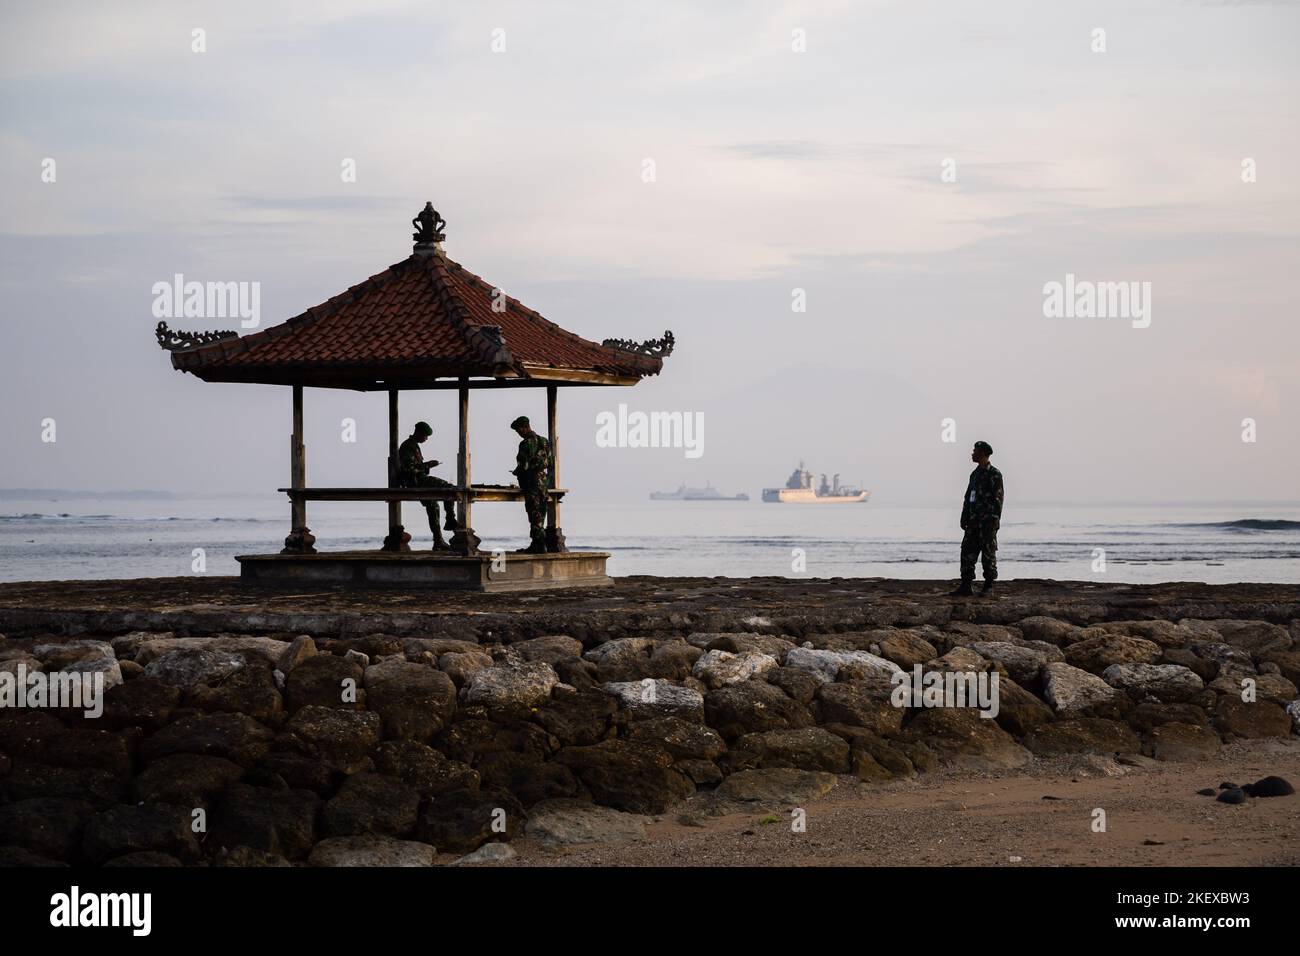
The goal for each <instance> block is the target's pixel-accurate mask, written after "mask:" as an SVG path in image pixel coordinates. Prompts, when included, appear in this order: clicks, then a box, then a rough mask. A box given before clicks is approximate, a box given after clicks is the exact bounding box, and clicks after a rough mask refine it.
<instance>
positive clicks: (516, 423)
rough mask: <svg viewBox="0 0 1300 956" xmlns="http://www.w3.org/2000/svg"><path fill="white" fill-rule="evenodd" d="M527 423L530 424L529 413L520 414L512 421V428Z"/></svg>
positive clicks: (520, 426)
mask: <svg viewBox="0 0 1300 956" xmlns="http://www.w3.org/2000/svg"><path fill="white" fill-rule="evenodd" d="M527 425H528V416H527V415H520V416H519V417H518V418H516V419H515V420H514V421H513V422H511V423H510V427H511V428H523V427H525V426H527Z"/></svg>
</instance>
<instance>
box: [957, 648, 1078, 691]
mask: <svg viewBox="0 0 1300 956" xmlns="http://www.w3.org/2000/svg"><path fill="white" fill-rule="evenodd" d="M967 647H969V648H970V649H971V650H972V651H974V652H975V653H976V654H978V655H979V656H980V657H983V658H984V659H985V660H990V661H995V662H997V663H999V664H1001V665H1002V666H1003V667H1005V668H1006V669H1007V673H1008V674H1010V675H1011V677H1012V679H1013V680H1015V682H1016V683H1017V684H1021V685H1022V686H1025V687H1033V686H1036V684H1037V682H1038V675H1039V671H1041V670H1042V667H1043V665H1044V664H1048V663H1051V662H1053V661H1060V660H1064V657H1065V655H1064V654H1062V653H1061V649H1060V648H1058V647H1057V646H1056V645H1054V644H1048V643H1047V642H1046V641H1029V642H1025V643H1022V644H1013V643H1011V642H1010V641H972V642H971V643H970V644H968V645H967Z"/></svg>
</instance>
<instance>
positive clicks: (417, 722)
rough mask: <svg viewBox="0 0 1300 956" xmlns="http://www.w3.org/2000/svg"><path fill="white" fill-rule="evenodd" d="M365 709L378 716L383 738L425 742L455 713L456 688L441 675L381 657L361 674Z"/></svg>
mask: <svg viewBox="0 0 1300 956" xmlns="http://www.w3.org/2000/svg"><path fill="white" fill-rule="evenodd" d="M363 680H364V683H365V688H366V707H367V709H368V710H371V711H373V712H375V713H377V714H379V718H380V720H381V721H382V723H383V733H384V736H385V737H388V738H390V739H399V740H417V741H421V742H424V741H427V740H429V739H430V738H431V737H432V736H433V735H434V734H435V733H437V732H438V731H439V730H441V729H442V728H443V727H444V726H445V725H446V723H447V721H449V720H450V719H451V715H452V714H453V713H455V711H456V685H455V684H454V683H452V679H451V678H450V677H448V676H447V675H446V674H444V673H443V672H442V671H436V670H433V669H432V668H430V667H425V666H424V665H422V664H411V663H408V662H407V661H404V660H402V659H401V658H399V657H385V658H383V659H382V661H381V662H380V663H378V664H372V665H371V666H369V667H367V668H366V670H365V675H364V677H363Z"/></svg>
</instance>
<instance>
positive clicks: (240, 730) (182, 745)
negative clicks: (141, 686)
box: [140, 713, 274, 767]
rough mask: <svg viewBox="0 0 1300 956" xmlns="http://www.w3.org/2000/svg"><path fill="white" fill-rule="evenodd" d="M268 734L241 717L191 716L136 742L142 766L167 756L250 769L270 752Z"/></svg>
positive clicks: (229, 715) (257, 724) (258, 725)
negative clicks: (221, 760)
mask: <svg viewBox="0 0 1300 956" xmlns="http://www.w3.org/2000/svg"><path fill="white" fill-rule="evenodd" d="M273 736H274V735H273V734H272V732H271V730H270V729H269V728H267V727H264V726H263V725H262V724H260V723H258V722H257V721H256V720H254V719H253V718H251V717H246V716H244V715H243V714H202V713H200V714H191V715H189V716H187V717H182V718H181V719H180V720H177V721H175V722H174V723H171V724H168V725H167V726H166V727H163V728H162V729H161V730H159V731H157V732H156V733H155V734H154V735H153V736H151V737H147V738H145V739H144V740H143V741H141V742H140V757H141V759H142V760H144V761H145V762H146V763H149V762H152V761H154V760H158V759H161V758H162V757H166V756H169V755H171V754H201V755H205V756H211V757H225V758H226V759H227V760H231V761H233V762H235V763H237V764H239V765H240V766H241V767H251V766H252V765H253V764H255V763H257V762H258V761H259V760H261V759H262V758H263V757H265V756H266V755H267V753H268V752H269V751H270V749H271V738H272V737H273Z"/></svg>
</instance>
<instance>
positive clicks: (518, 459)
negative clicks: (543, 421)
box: [510, 415, 551, 554]
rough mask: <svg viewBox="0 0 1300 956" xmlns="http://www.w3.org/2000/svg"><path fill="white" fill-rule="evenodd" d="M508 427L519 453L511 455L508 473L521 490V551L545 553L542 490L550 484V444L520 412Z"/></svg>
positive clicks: (544, 518)
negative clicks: (524, 542) (524, 519)
mask: <svg viewBox="0 0 1300 956" xmlns="http://www.w3.org/2000/svg"><path fill="white" fill-rule="evenodd" d="M510 427H511V428H513V429H514V430H515V432H516V433H517V434H518V435H519V438H520V442H519V452H518V454H517V455H516V456H515V469H514V471H512V472H511V474H512V475H514V476H515V477H516V478H518V479H519V490H520V491H522V492H523V493H524V508H525V510H526V511H527V512H528V536H529V538H530V539H531V541H530V543H529V545H528V547H526V548H521V549H520V551H522V552H523V553H525V554H545V553H546V527H545V524H546V492H547V490H548V488H549V487H550V473H551V443H550V442H549V441H547V440H546V439H545V438H543V437H542V436H541V435H539V434H537V432H535V431H533V426H532V425H530V424H529V423H528V418H527V417H526V416H524V415H520V416H519V417H518V418H516V419H515V420H514V421H513V422H511V423H510Z"/></svg>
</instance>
